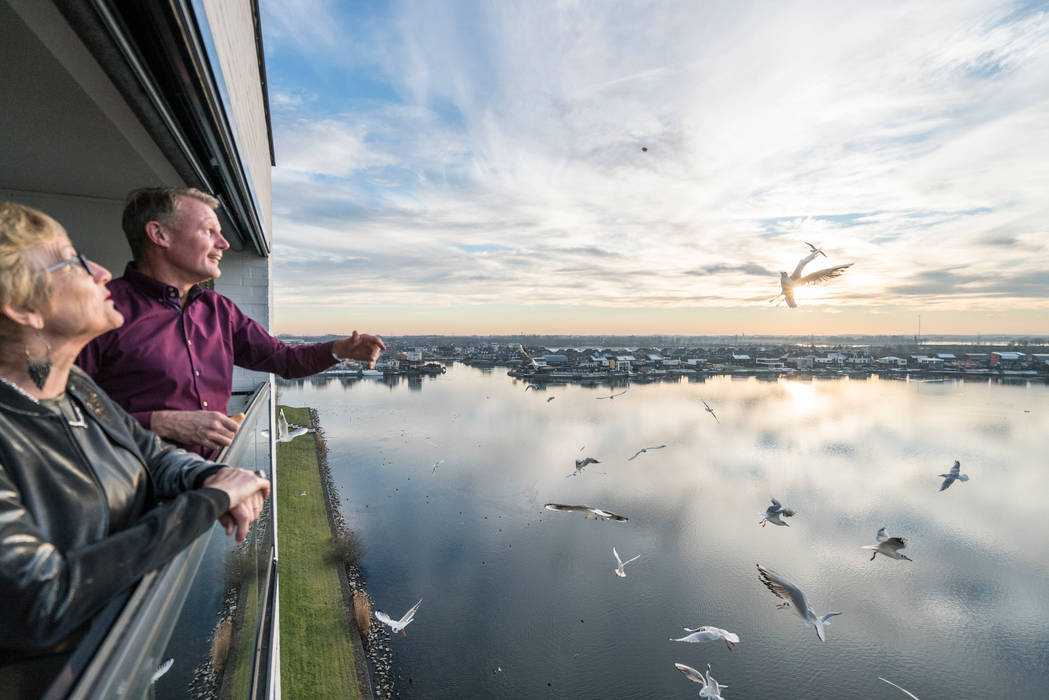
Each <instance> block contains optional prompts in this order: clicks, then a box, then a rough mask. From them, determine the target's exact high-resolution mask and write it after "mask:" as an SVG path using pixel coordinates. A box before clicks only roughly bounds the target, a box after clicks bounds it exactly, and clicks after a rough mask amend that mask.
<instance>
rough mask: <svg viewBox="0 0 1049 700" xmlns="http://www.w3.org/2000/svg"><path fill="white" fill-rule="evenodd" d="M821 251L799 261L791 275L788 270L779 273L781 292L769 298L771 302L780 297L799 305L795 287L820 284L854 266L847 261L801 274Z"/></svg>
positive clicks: (791, 304)
mask: <svg viewBox="0 0 1049 700" xmlns="http://www.w3.org/2000/svg"><path fill="white" fill-rule="evenodd" d="M820 252H821V251H818V250H817V251H815V252H813V253H809V254H808V255H806V256H805V257H804V258H802V259H801V261H800V262H799V263H798V266H797V267H795V268H794V272H792V273H790V274H789V275H788V274H787V273H786V272H781V273H779V286H780V293H779V294H777V295H776V296H774V297H772V298H771V299H769V301H770V302H773V301H776V300H777V299H779V298H780V297H783V299H784V300H785V301H786V302H787V306H789V307H790V308H792V309H793V308H794V307H796V306H797V305H798V302H796V301H794V288H795V287H802V286H804V285H806V284H818V283H820V282H826V281H827V280H829V279H833V278H835V277H838V276H839V275H841V273H843V272H845V270H847V269H848V268H850V267H851V266H852V263H845V264H844V265H835V266H834V267H826V268H824V269H822V270H817V271H816V272H812V273H809V274H807V275H805V276H804V277H802V276H801V271H802V270H804V269H805V266H806V265H808V264H809V263H810V262H812V259H813V258H815V257H816V256H817V255H819V254H820Z"/></svg>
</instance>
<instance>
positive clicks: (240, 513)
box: [204, 467, 270, 542]
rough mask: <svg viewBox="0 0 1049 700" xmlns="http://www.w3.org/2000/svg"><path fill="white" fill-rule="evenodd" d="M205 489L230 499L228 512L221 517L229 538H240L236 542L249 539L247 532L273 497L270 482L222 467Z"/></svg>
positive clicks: (251, 473) (235, 468) (252, 474)
mask: <svg viewBox="0 0 1049 700" xmlns="http://www.w3.org/2000/svg"><path fill="white" fill-rule="evenodd" d="M204 486H206V487H208V488H213V489H218V490H220V491H224V492H225V493H226V495H227V496H229V504H230V505H229V510H227V511H226V512H225V513H223V514H222V515H221V516H219V522H220V523H222V526H223V527H224V528H226V534H227V535H232V534H233V533H234V532H236V534H237V542H243V541H244V539H245V538H246V537H247V536H248V528H249V527H250V526H251V524H252V523H253V522H255V518H257V517H259V513H261V512H262V506H263V504H264V501H265V500H266V499H267V498H269V495H270V482H269V480H268V479H264V478H262V477H260V476H258V475H256V474H255V473H253V472H249V471H248V470H247V469H240V468H238V467H222V468H221V469H219V470H218V471H217V472H215V473H214V474H212V475H211V476H209V477H208V478H207V479H205V480H204Z"/></svg>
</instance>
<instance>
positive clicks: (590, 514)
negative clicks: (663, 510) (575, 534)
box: [543, 503, 640, 556]
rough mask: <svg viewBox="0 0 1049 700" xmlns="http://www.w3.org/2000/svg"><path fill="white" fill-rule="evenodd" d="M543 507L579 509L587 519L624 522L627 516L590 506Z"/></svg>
mask: <svg viewBox="0 0 1049 700" xmlns="http://www.w3.org/2000/svg"><path fill="white" fill-rule="evenodd" d="M543 507H544V508H546V509H547V510H560V511H579V512H580V513H586V519H587V520H614V521H615V522H617V523H625V522H626V521H627V518H626V517H624V516H622V515H616V514H615V513H613V512H611V511H608V510H603V509H601V508H594V507H592V506H568V505H564V504H563V503H547V504H546V505H544V506H543ZM638 556H640V555H638Z"/></svg>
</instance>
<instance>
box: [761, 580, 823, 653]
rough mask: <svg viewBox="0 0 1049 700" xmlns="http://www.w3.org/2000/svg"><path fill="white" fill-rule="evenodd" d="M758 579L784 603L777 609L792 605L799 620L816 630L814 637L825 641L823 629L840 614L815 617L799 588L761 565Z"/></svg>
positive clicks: (807, 600)
mask: <svg viewBox="0 0 1049 700" xmlns="http://www.w3.org/2000/svg"><path fill="white" fill-rule="evenodd" d="M758 578H759V579H761V582H762V583H764V584H765V585H766V586H767V587H768V589H769V590H770V591H772V592H773V594H775V595H776V597H778V598H782V599H783V601H784V602H782V603H780V604H779V605H777V606H776V607H777V608H789V607H791V605H793V606H794V609H795V610H796V611H797V612H798V615H800V616H801V619H803V620H804V621H805V623H806V624H809V625H812V626H813V627H815V628H816V636H817V637H819V638H820V641H821V642H825V641H827V633H826V632H825V631H824V627H825V626H829V625H830V618H832V617H834V616H835V615H841V613H839V612H829V613H827V614H826V615H822V616H817V615H816V611H815V610H813V609H812V605H810V604H809V599H808V598H806V597H805V594H804V593H803V592H802V590H801V589H800V588H798V587H797V586H795V585H794V584H793V583H791V582H790V581H788V580H787V579H785V578H783V577H782V576H780V575H779V574H777V573H776V572H775V571H773V570H772V569H766V568H765V567H763V566H762V565H761V564H758Z"/></svg>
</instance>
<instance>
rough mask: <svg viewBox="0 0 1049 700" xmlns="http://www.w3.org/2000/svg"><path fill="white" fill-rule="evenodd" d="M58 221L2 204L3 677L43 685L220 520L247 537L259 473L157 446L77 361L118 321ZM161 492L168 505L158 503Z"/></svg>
mask: <svg viewBox="0 0 1049 700" xmlns="http://www.w3.org/2000/svg"><path fill="white" fill-rule="evenodd" d="M109 279H110V274H109V272H108V271H107V270H106V269H105V268H103V267H101V266H100V265H97V264H96V263H93V262H90V261H89V260H87V259H86V258H84V256H83V255H81V254H80V253H78V252H77V251H76V250H75V249H74V248H73V246H72V244H71V243H70V241H69V238H68V236H67V235H66V232H65V230H64V229H63V228H62V226H61V225H60V224H58V222H56V221H55V220H54V219H52V218H51V217H49V216H47V215H46V214H43V213H41V212H39V211H36V210H34V209H31V208H29V207H25V206H21V205H19V204H14V203H11V202H0V620H3V623H2V634H0V680H2V687H3V688H4V690H3V694H4V695H5V697H16V696H21V695H26V694H30V693H34V692H35V690H36V689H38V688H39V686H40V684H41V683H43V684H45V685H46V681H47V680H48V676H49V672H53V671H54V670H57V668H58V667H59V666H60V665H61V662H62V661H63V660H64V658H65V656H66V655H67V654H68V652H69V651H70V650H71V649H72V648H73V647H74V646H75V645H76V642H77V641H78V640H79V639H80V638H81V636H82V635H83V633H84V631H85V630H86V627H87V625H88V623H90V621H91V619H92V617H93V616H94V615H95V614H96V613H98V612H99V610H100V609H101V608H102V607H103V606H104V605H105V604H106V602H107V601H109V600H110V599H111V598H112V597H113V596H115V595H116V594H117V593H119V592H120V591H121V590H123V589H125V588H127V587H128V586H130V585H131V584H133V583H134V582H135V581H136V580H137V579H139V578H140V577H141V576H142V575H143V574H145V573H146V572H148V571H150V570H152V569H155V568H157V567H158V566H160V565H161V564H163V563H165V562H166V561H168V560H169V559H171V557H172V556H173V555H174V554H176V553H177V552H178V551H179V550H181V549H183V548H184V547H186V546H187V545H188V544H190V543H191V542H192V541H193V540H194V539H196V538H197V537H199V536H200V535H201V534H203V533H204V532H206V531H207V530H208V529H209V528H210V527H211V525H212V523H214V521H215V520H216V519H218V520H220V522H222V523H223V524H224V525H225V527H226V532H227V534H233V532H234V531H236V536H237V539H238V540H243V539H244V537H246V535H247V532H248V527H249V525H250V524H251V523H252V521H254V519H255V518H256V517H257V516H258V514H259V511H260V510H261V509H262V505H263V500H264V499H265V498H266V497H268V496H269V488H270V487H269V482H268V481H266V480H265V479H263V478H260V477H259V476H256V475H255V474H254V473H252V472H249V471H246V470H243V469H235V468H232V467H227V466H223V465H219V464H215V463H214V462H209V461H206V460H204V459H202V458H200V457H198V456H197V455H194V454H190V453H187V452H184V451H182V450H179V449H176V448H175V447H173V446H171V445H168V444H167V443H164V442H162V441H161V440H160V439H159V438H157V436H156V435H154V434H153V433H151V432H149V431H147V430H145V429H143V428H142V427H140V426H139V424H138V423H137V422H136V421H135V420H134V419H133V418H131V417H130V416H129V415H128V414H127V413H125V412H124V411H123V410H122V409H121V408H120V407H118V406H117V405H116V404H114V403H113V402H112V401H110V400H109V398H108V397H107V396H106V395H105V394H104V393H103V392H102V391H100V390H99V389H98V387H97V386H96V385H95V384H94V382H92V381H91V379H89V378H88V376H87V375H86V374H84V373H83V372H81V371H80V370H79V369H78V368H76V367H74V365H73V360H74V359H75V358H76V356H77V354H78V353H79V352H80V350H81V349H82V348H83V347H84V345H85V344H86V343H87V342H88V341H89V340H91V339H92V338H94V337H96V336H97V335H99V334H100V333H104V332H106V331H108V330H110V329H112V328H116V327H118V326H120V325H121V324H122V323H123V321H124V319H123V317H122V316H121V315H120V313H119V312H117V311H116V310H115V309H114V308H113V303H112V302H111V301H110V300H109V293H108V292H107V291H106V286H105V285H106V282H107V281H108V280H109ZM161 499H163V503H161V502H160V501H161Z"/></svg>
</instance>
